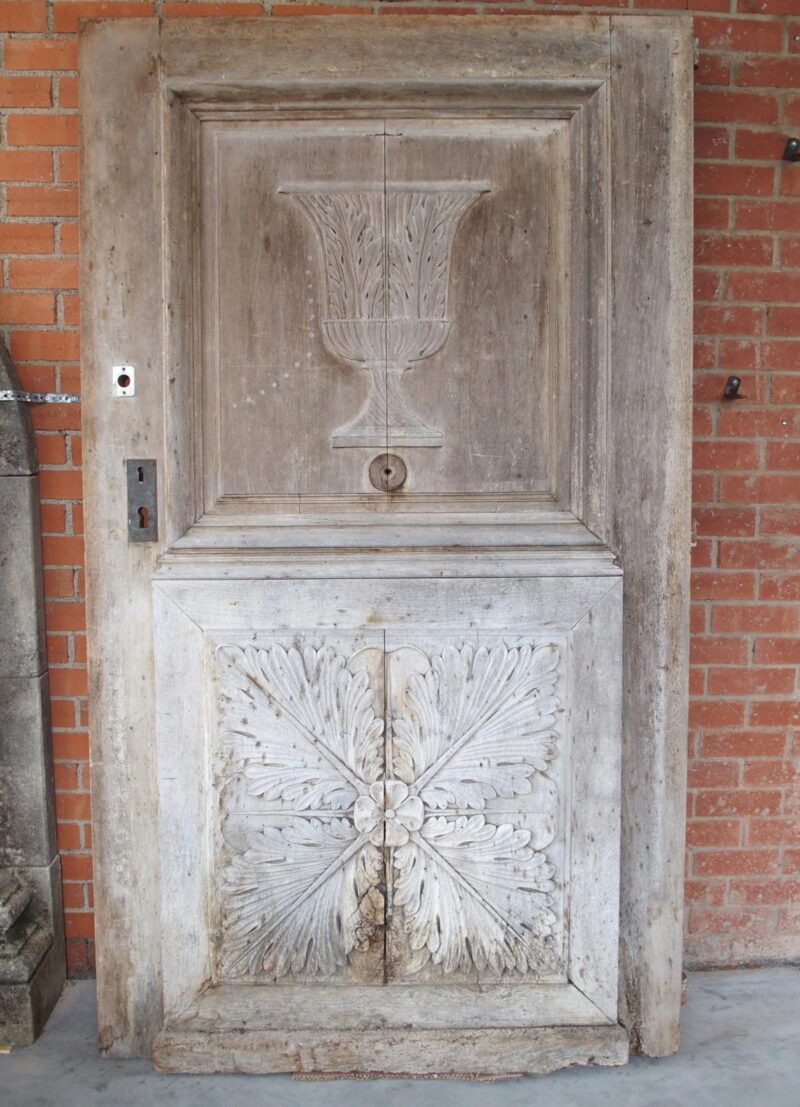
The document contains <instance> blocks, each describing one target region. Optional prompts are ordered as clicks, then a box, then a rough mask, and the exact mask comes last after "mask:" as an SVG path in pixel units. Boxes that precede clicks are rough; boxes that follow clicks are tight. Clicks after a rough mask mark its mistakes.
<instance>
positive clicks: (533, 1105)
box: [0, 967, 800, 1107]
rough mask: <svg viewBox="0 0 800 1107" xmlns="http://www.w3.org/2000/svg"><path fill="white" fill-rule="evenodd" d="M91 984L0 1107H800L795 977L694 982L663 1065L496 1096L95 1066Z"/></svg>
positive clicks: (476, 1088)
mask: <svg viewBox="0 0 800 1107" xmlns="http://www.w3.org/2000/svg"><path fill="white" fill-rule="evenodd" d="M94 1035H95V1006H94V986H93V985H92V983H91V982H81V983H78V984H71V985H69V986H68V987H67V990H66V991H65V992H64V995H63V996H62V998H61V1001H60V1002H59V1004H58V1007H57V1008H56V1010H55V1012H54V1014H53V1017H52V1018H51V1020H50V1023H49V1025H48V1027H47V1029H46V1030H45V1033H44V1034H43V1036H42V1037H41V1038H40V1040H39V1041H38V1042H37V1043H36V1044H35V1045H33V1046H30V1047H28V1048H26V1049H15V1050H14V1051H13V1052H12V1053H10V1054H7V1055H2V1056H0V1104H2V1107H38V1105H40V1104H41V1105H46V1107H96V1105H102V1107H128V1105H133V1104H136V1105H140V1104H148V1105H151V1104H162V1103H163V1104H170V1105H175V1107H182V1105H187V1107H216V1105H218V1104H219V1105H222V1107H256V1105H258V1107H362V1105H373V1104H374V1105H380V1107H395V1105H397V1107H399V1105H401V1104H402V1107H416V1105H419V1107H538V1105H539V1104H541V1105H542V1107H577V1105H580V1107H605V1105H608V1107H673V1105H675V1107H772V1105H773V1104H774V1105H776V1107H778V1105H780V1107H800V971H799V970H798V969H796V968H790V967H784V968H770V969H751V970H747V969H742V970H737V971H731V972H715V973H693V974H691V975H690V977H689V999H688V1003H687V1004H686V1006H685V1007H684V1015H683V1046H682V1049H681V1052H680V1053H679V1054H678V1055H677V1056H676V1057H670V1058H668V1059H666V1060H662V1061H650V1060H644V1059H642V1058H634V1059H633V1060H632V1061H631V1063H630V1064H629V1065H628V1066H627V1067H626V1068H622V1069H572V1070H569V1071H564V1072H559V1073H554V1074H553V1075H551V1076H540V1077H528V1078H526V1079H524V1080H514V1081H505V1082H503V1083H498V1084H475V1083H470V1082H467V1081H454V1080H442V1081H427V1080H426V1081H410V1080H382V1081H353V1080H337V1081H331V1082H325V1083H317V1082H314V1083H311V1082H307V1081H294V1080H292V1079H291V1077H288V1076H163V1075H159V1074H157V1073H154V1072H153V1071H152V1069H151V1068H150V1065H149V1063H148V1062H147V1061H109V1060H106V1059H103V1058H100V1057H98V1056H97V1054H96V1051H95V1044H94Z"/></svg>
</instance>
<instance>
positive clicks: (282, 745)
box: [154, 576, 621, 1042]
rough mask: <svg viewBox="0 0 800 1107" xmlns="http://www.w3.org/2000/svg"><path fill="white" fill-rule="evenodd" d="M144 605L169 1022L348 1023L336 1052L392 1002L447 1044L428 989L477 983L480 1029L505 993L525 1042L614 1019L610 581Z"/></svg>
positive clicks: (614, 613) (181, 596)
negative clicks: (151, 630)
mask: <svg viewBox="0 0 800 1107" xmlns="http://www.w3.org/2000/svg"><path fill="white" fill-rule="evenodd" d="M154 588H155V597H156V638H157V662H158V671H159V682H158V691H159V695H158V699H157V714H158V719H159V723H158V734H159V778H160V781H161V799H162V806H161V810H162V814H161V827H162V850H161V873H162V880H163V882H164V888H165V889H167V888H168V889H169V892H168V893H167V894H165V899H164V914H163V917H164V926H165V933H164V939H163V942H164V952H165V958H164V972H165V994H166V996H167V997H168V1012H169V1014H170V1015H171V1016H172V1017H173V1018H174V1017H175V1015H176V1014H177V1013H178V1012H179V1011H181V1009H185V1013H184V1017H188V1012H189V1011H191V1010H192V1009H193V1008H194V1006H195V1004H194V1003H193V1001H192V987H194V989H195V993H197V992H199V991H201V990H202V989H203V987H204V986H205V984H206V982H207V981H208V979H213V980H220V979H221V980H225V981H228V982H229V983H228V984H227V986H226V987H225V989H223V990H222V991H219V990H218V989H212V990H211V992H210V993H206V996H208V1001H207V1000H206V998H205V997H204V998H203V1000H202V1001H201V1008H202V1009H203V1010H205V1011H206V1016H205V1017H206V1018H208V1017H209V1013H210V1012H211V1011H213V1008H209V1007H208V1006H207V1002H212V1001H213V1000H214V999H215V998H222V999H224V1000H225V1003H226V1017H227V1018H228V1019H230V1020H231V1021H232V1022H233V1023H235V1024H236V1025H239V1024H238V1022H237V1020H238V1019H240V1018H250V1017H257V1012H258V1008H259V1007H260V1008H261V1014H262V1015H265V1016H266V1009H265V1007H264V1005H265V1004H266V1005H269V1004H271V1003H274V1004H277V1005H278V1006H276V1007H274V1008H273V1010H274V1011H276V1012H277V1011H278V1009H279V1008H280V1007H281V1005H282V1004H283V1000H281V998H280V997H281V996H291V997H292V1009H293V1014H292V1015H290V1016H287V1017H289V1018H290V1020H291V1019H294V1018H296V1017H297V1018H306V1019H308V1018H310V1017H312V1016H313V1015H314V1012H315V1011H316V1013H317V1015H319V1012H320V1011H321V1010H322V1009H323V1007H324V1006H325V1004H326V1003H330V1004H331V1005H333V1006H336V1005H337V1004H338V1005H339V1006H340V1007H341V1008H342V1009H343V1011H344V1012H349V1014H347V1013H345V1014H344V1015H343V1016H342V1017H343V1020H344V1021H343V1022H342V1033H343V1038H342V1040H343V1042H346V1041H348V1040H349V1038H348V1034H349V1028H348V1026H346V1025H345V1023H346V1022H347V1020H348V1019H352V1018H356V1017H360V1016H356V1015H355V1014H354V1008H357V1009H361V1010H367V1009H369V1010H374V1011H375V1012H378V1011H382V1012H383V1014H382V1015H381V1016H380V1022H381V1024H384V1023H386V1025H390V1024H391V1022H392V1018H393V1017H394V1018H397V1017H399V1015H397V1014H395V1015H394V1016H393V1015H392V1014H391V1012H392V1010H393V1009H394V1003H395V1001H394V1000H393V998H392V996H393V994H395V993H396V994H397V995H398V997H400V998H399V1000H398V1001H399V1002H401V1004H402V1003H405V1005H406V1006H405V1010H406V1011H407V1012H408V1013H409V1017H411V1012H412V1011H414V1010H416V1012H417V1015H416V1016H415V1017H416V1018H418V1019H422V1020H425V1019H426V1018H432V1017H436V1018H437V1025H443V1023H442V1021H441V1020H443V1018H444V1016H443V1015H442V1014H441V1012H442V1011H444V1010H445V1009H446V1008H447V1000H446V997H445V996H443V997H442V998H441V999H440V1000H439V1001H438V1010H439V1012H440V1014H439V1015H438V1016H434V1015H433V1014H430V1015H429V1013H428V1011H427V1009H426V1008H425V1006H424V1002H423V1001H424V996H425V994H428V992H425V985H426V984H427V985H429V986H432V985H433V984H434V982H435V983H436V985H437V986H439V987H444V988H445V989H449V988H451V987H452V984H453V983H458V982H461V983H462V985H463V984H465V983H471V984H475V983H478V984H480V985H481V987H479V988H473V990H472V991H471V993H470V1004H469V1009H470V1013H469V1016H468V1017H469V1019H470V1020H473V1021H472V1022H471V1025H475V1024H476V1023H475V1020H483V1021H481V1022H480V1024H481V1025H493V1023H492V1021H491V1020H492V1019H497V1017H498V1011H499V1009H500V1008H501V1007H502V1006H503V1005H502V1003H500V1001H499V1000H498V998H497V997H495V996H493V994H492V987H491V985H493V984H496V985H500V984H503V985H505V984H506V982H509V983H510V984H511V985H512V986H513V989H514V990H518V991H519V996H518V999H516V1000H514V1001H513V1002H512V1003H511V1007H510V1009H509V1010H510V1011H511V1010H515V1011H516V1012H517V1015H516V1019H517V1022H516V1023H515V1025H520V1024H521V1020H522V1016H523V1013H525V1012H528V1013H530V1016H531V1018H532V1019H534V1020H536V1021H537V1022H538V1021H539V1020H541V1019H544V1018H546V1012H547V1011H548V1010H549V1011H550V1014H551V1015H552V1016H553V1017H555V1018H559V1019H561V1020H562V1021H569V1022H575V1021H578V1022H586V1023H587V1024H589V1023H597V1022H600V1023H603V1022H609V1021H615V1016H616V1007H615V1002H614V1001H613V998H612V997H613V995H614V993H615V989H616V983H617V976H616V942H617V936H616V917H617V902H618V896H617V889H618V825H617V818H616V812H617V811H618V806H619V789H620V780H619V725H620V720H619V687H618V673H619V650H620V637H619V620H620V600H621V588H620V579H619V576H611V577H609V576H599V577H595V576H591V577H585V578H574V577H569V576H562V577H552V578H540V577H534V578H531V579H529V580H526V581H520V580H506V581H505V582H504V584H503V587H502V589H501V590H500V591H498V588H497V585H496V583H495V581H493V580H492V579H491V578H488V579H483V580H480V579H475V580H440V581H431V580H426V579H422V580H419V579H414V580H404V579H400V580H397V579H395V580H380V581H375V580H366V579H354V580H346V581H343V580H338V581H315V580H302V581H300V580H297V579H295V580H274V581H256V580H236V581H225V580H218V579H213V578H212V579H209V578H206V579H201V580H173V579H163V578H158V579H157V580H156V582H155V584H154ZM511 624H513V626H514V630H513V632H509V631H508V630H507V629H502V628H507V627H509V625H511ZM309 627H311V628H313V629H311V630H308V629H306V628H309ZM358 628H368V629H365V630H362V631H359V630H358ZM384 666H385V667H386V672H385V675H384ZM204 704H207V707H204ZM348 705H349V706H348ZM209 774H210V775H209ZM384 781H386V783H384ZM376 786H380V793H379V794H378V793H376V791H375V788H376ZM390 808H391V809H392V812H391V815H390V814H389V809H390ZM395 808H396V810H395ZM390 820H391V822H390ZM376 834H377V838H376V837H375V835H376ZM387 847H389V849H388V853H387ZM351 869H352V872H351ZM265 879H266V883H265V882H264V881H265ZM415 882H416V883H415ZM284 886H285V887H287V888H288V889H290V891H289V892H288V895H287V894H285V893H284V892H283V891H282V888H283V887H284ZM351 886H355V887H357V888H358V889H359V892H358V895H357V897H356V900H355V901H354V902H353V903H352V904H350V906H348V907H346V909H345V910H343V911H342V917H341V919H339V916H338V914H337V912H339V911H340V910H342V907H343V905H345V904H346V903H348V902H349V901H348V899H347V894H348V893H347V889H348V888H350V887H351ZM423 888H425V889H426V890H425V891H424V894H423ZM384 897H386V900H385V918H384ZM337 920H338V921H337ZM384 928H385V930H386V939H385V942H386V956H387V957H388V960H387V961H386V962H385V963H384V937H383V934H384ZM373 934H374V935H375V936H376V937H380V943H379V947H378V948H379V953H380V957H379V958H378V959H376V957H375V952H376V951H375V949H374V948H373V944H372V940H371V935H373ZM464 936H466V937H464ZM213 949H216V951H217V952H216V954H214V953H213V952H212V950H213ZM214 963H215V964H216V967H214ZM572 979H574V980H575V981H576V983H577V985H578V987H577V988H574V987H573V986H572V985H571V984H568V983H567V982H568V981H569V980H572ZM384 980H387V981H389V986H388V987H387V988H383V987H380V985H381V983H382V982H383V981H384ZM535 980H539V981H542V982H543V986H544V988H545V993H544V996H542V997H539V996H537V994H536V992H535V990H532V989H531V988H530V986H529V984H530V982H531V981H535ZM237 981H238V982H239V987H238V989H237V988H236V987H234V983H235V982H237ZM265 981H278V982H279V983H278V985H277V990H276V991H275V994H274V998H270V991H269V989H268V988H267V989H265V988H259V989H257V990H256V991H253V985H254V983H255V982H265ZM286 981H289V982H292V981H295V982H300V981H302V982H305V984H306V989H307V992H306V994H307V999H305V1000H302V1001H301V1002H298V998H297V997H298V996H299V995H300V994H301V993H300V992H299V991H298V989H297V988H294V990H290V991H288V992H287V991H286V990H285V989H286V986H287V985H286V983H285V982H286ZM359 982H362V983H371V984H373V985H376V984H377V985H378V993H377V994H376V995H375V996H374V997H373V998H372V999H371V1000H370V1001H369V1002H367V1003H366V1006H365V1001H363V999H362V1000H359V999H358V996H359V995H361V994H362V993H359V992H357V993H354V994H353V995H352V996H351V987H352V986H353V985H355V984H357V983H359ZM558 982H561V983H560V988H561V989H562V990H561V991H559V990H558V987H559V985H558ZM326 983H331V984H333V985H334V989H333V993H331V990H330V988H328V989H327V990H326V989H325V987H324V985H325V984H326ZM419 986H422V987H423V994H419V993H417V991H416V989H417V988H418V987H419ZM320 987H322V990H320ZM398 988H399V991H397V989H398ZM554 988H555V990H554ZM336 992H338V997H337V996H336V995H335V993H336ZM458 994H459V993H454V996H455V997H456V998H457V996H458ZM503 994H507V993H506V991H505V989H504V993H503ZM326 995H327V997H328V998H327V999H326ZM548 996H549V997H550V998H551V999H552V1000H553V1002H549V1001H548V999H547V997H548ZM402 997H405V999H403V998H402ZM415 997H416V998H415ZM237 1004H240V1006H239V1007H237ZM248 1005H250V1007H249V1009H250V1012H251V1014H250V1015H248V1014H247V1011H248ZM460 1006H462V1005H461V1004H460V1002H459V1003H453V1004H451V1005H450V1008H449V1009H450V1012H451V1019H452V1025H454V1026H457V1025H460V1023H461V1021H462V1020H463V1019H464V1018H465V1017H466V1016H465V1015H464V1014H463V1013H459V1007H460ZM400 1010H403V1008H402V1006H401V1008H400ZM304 1012H305V1014H303V1013H304ZM210 1017H213V1015H211V1016H210ZM509 1017H511V1016H510V1014H509ZM387 1020H388V1022H387ZM325 1025H330V1020H329V1018H328V1016H326V1018H325ZM195 1029H196V1030H197V1029H199V1024H198V1025H197V1026H195Z"/></svg>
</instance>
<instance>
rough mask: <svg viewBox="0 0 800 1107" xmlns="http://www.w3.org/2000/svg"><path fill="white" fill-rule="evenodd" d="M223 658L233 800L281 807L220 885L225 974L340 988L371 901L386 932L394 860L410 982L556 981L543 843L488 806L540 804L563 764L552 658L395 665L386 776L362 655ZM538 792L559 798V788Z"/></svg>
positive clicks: (259, 823) (411, 660)
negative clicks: (471, 974)
mask: <svg viewBox="0 0 800 1107" xmlns="http://www.w3.org/2000/svg"><path fill="white" fill-rule="evenodd" d="M216 656H217V663H218V667H219V672H220V679H221V700H222V715H223V719H222V723H223V728H222V729H223V742H224V744H225V748H226V750H227V752H228V759H227V762H226V765H227V770H226V771H227V777H226V781H225V782H224V783H223V789H225V788H226V787H228V786H230V785H232V784H233V783H237V782H238V783H239V784H241V786H242V787H243V789H244V791H245V793H246V794H247V795H250V796H255V797H259V798H260V799H261V800H262V801H269V802H268V803H267V804H265V806H264V807H263V809H259V810H258V811H256V812H249V816H250V821H249V824H248V830H247V833H246V841H245V844H244V847H243V848H241V849H239V850H238V852H237V851H236V850H235V849H232V852H233V854H234V856H233V859H232V861H231V862H230V863H229V864H228V865H227V867H226V868H225V871H224V874H223V880H222V885H221V892H222V899H223V927H224V939H223V944H222V958H221V960H222V971H223V973H224V974H225V975H228V976H241V975H251V976H252V975H259V974H261V973H264V972H266V973H269V974H271V975H273V976H275V977H278V976H281V975H284V974H286V973H289V972H292V973H294V974H295V976H297V977H300V978H302V977H315V976H331V975H334V974H336V972H337V971H338V970H341V969H342V967H343V966H345V965H346V964H347V962H348V958H349V957H350V955H351V953H352V951H353V950H354V949H356V948H364V942H365V939H364V938H363V935H364V934H365V932H366V931H368V930H369V929H370V927H369V926H365V904H366V905H367V906H368V910H369V913H370V914H371V916H372V917H371V919H369V920H367V921H368V922H369V923H370V925H371V926H372V929H373V932H374V916H375V914H376V911H378V910H380V911H382V891H381V886H382V880H381V877H382V868H383V864H384V855H385V851H387V850H388V851H391V852H390V853H389V854H388V855H387V856H388V858H389V860H388V862H386V863H388V864H389V865H390V866H391V883H392V885H393V908H395V909H399V910H400V911H401V912H402V927H403V931H404V933H405V935H406V939H407V945H408V947H409V949H410V951H411V954H410V957H409V959H408V963H407V964H405V965H403V971H404V972H415V971H418V970H419V969H420V968H422V967H423V966H424V965H425V964H426V963H427V962H428V961H432V962H433V963H434V964H435V965H437V966H439V967H440V968H441V970H442V971H443V972H445V973H452V972H456V971H474V970H477V971H478V972H485V971H489V972H492V973H503V972H509V971H516V972H520V973H530V972H534V973H535V972H544V971H549V970H551V969H552V967H553V964H554V950H553V943H552V929H553V924H554V922H555V914H554V912H553V910H552V903H551V893H552V891H553V890H554V887H555V884H554V879H553V877H554V873H553V867H552V865H551V864H550V863H549V862H548V860H547V858H546V857H545V855H544V853H543V852H542V846H543V842H542V840H541V836H540V840H539V841H537V843H536V848H534V847H533V845H532V844H531V832H530V830H528V829H523V828H520V827H519V826H515V825H514V823H513V815H511V816H510V817H511V818H512V822H501V821H498V819H497V816H496V815H493V814H491V810H492V809H491V806H489V807H488V808H487V803H488V801H491V800H493V799H496V798H500V799H504V800H509V799H513V798H514V797H516V796H523V795H525V794H528V793H530V792H531V790H532V787H533V782H534V778H535V777H536V776H537V775H539V776H542V775H543V774H545V773H546V770H547V768H548V764H549V762H550V761H551V760H552V758H553V757H554V755H555V733H556V717H557V714H558V713H559V711H560V703H559V698H558V695H557V690H556V689H557V683H558V679H559V666H560V657H559V651H558V648H557V647H556V646H555V645H552V644H548V645H541V646H535V647H534V646H531V645H528V644H526V645H522V646H516V647H507V646H505V645H504V644H498V645H495V646H492V647H481V648H478V649H475V648H474V647H472V646H468V645H464V646H461V647H460V648H457V647H455V646H447V647H445V648H444V649H443V650H442V651H441V652H439V653H437V654H435V655H433V656H428V655H426V654H423V653H422V652H421V651H419V650H418V649H416V648H411V647H401V648H399V649H397V650H395V651H393V652H392V654H390V656H389V674H390V691H389V699H390V705H391V717H392V724H391V730H390V733H389V735H388V736H387V737H388V746H389V748H390V750H391V755H390V760H389V765H388V771H389V775H388V778H387V775H386V772H385V769H384V732H383V723H382V721H381V719H380V718H379V717H378V716H377V714H376V712H375V702H376V694H375V689H374V688H373V687H372V684H371V678H370V675H369V669H368V667H367V663H366V661H365V658H364V653H363V651H362V653H361V654H356V655H354V657H352V658H350V659H349V660H347V659H346V658H344V657H342V656H341V655H340V654H338V653H337V652H336V651H335V650H334V649H333V648H332V647H331V646H323V647H322V648H320V649H315V648H312V647H306V648H305V649H303V650H299V649H297V648H290V649H286V648H284V647H283V646H280V645H272V646H270V647H269V648H267V649H258V648H256V647H252V646H249V647H245V648H241V647H239V646H224V647H220V648H219V649H218V650H217V655H216ZM394 671H396V672H398V673H400V674H401V681H400V685H399V686H398V687H392V686H391V674H392V672H394ZM372 683H374V681H373V682H372ZM542 794H543V795H546V796H548V797H550V800H548V801H547V802H550V801H551V800H552V802H554V801H555V790H554V789H553V788H552V787H551V788H550V789H549V790H547V789H545V790H544V791H543V792H542ZM507 806H508V805H506V807H507ZM550 837H552V835H551V836H550ZM548 840H549V839H548ZM544 844H545V845H546V841H545V842H544ZM379 901H380V902H379Z"/></svg>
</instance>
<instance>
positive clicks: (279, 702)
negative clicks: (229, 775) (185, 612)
mask: <svg viewBox="0 0 800 1107" xmlns="http://www.w3.org/2000/svg"><path fill="white" fill-rule="evenodd" d="M217 654H218V658H219V664H220V669H221V677H222V687H221V691H222V703H223V720H222V721H223V741H224V742H225V743H226V744H227V745H228V747H229V748H230V749H231V751H232V755H233V757H234V759H235V761H236V762H237V763H238V764H239V765H240V767H241V771H242V772H243V775H244V777H245V778H246V780H247V782H248V791H249V792H250V793H251V794H252V795H258V796H263V797H264V798H266V799H278V798H281V799H284V800H286V801H287V802H288V803H290V804H292V805H294V806H295V807H296V808H297V809H298V810H302V809H304V808H314V807H319V806H327V807H330V808H331V809H332V810H337V811H340V810H346V809H347V808H348V807H350V806H352V804H353V802H354V801H355V798H356V796H357V795H358V794H359V791H360V787H359V786H360V785H363V784H364V782H366V783H371V782H372V781H373V780H377V779H378V778H379V777H380V776H381V775H382V773H383V721H382V720H381V719H380V718H379V717H378V716H377V715H376V714H375V710H374V705H373V702H374V692H373V690H372V689H371V688H370V687H369V677H368V675H367V672H366V670H365V669H360V670H358V671H356V672H355V673H353V672H351V671H350V670H349V669H348V668H347V667H346V664H345V660H344V658H342V657H340V656H339V655H338V654H336V653H335V651H334V650H333V649H331V648H330V647H322V648H321V649H319V650H315V649H313V648H311V647H308V646H307V647H305V649H303V651H302V652H301V651H300V650H298V649H296V648H294V647H292V648H290V649H288V650H287V649H284V647H282V646H278V645H275V646H272V647H270V649H269V650H263V649H256V648H255V647H253V646H246V647H244V648H242V647H239V646H224V647H220V649H219V650H218V651H217Z"/></svg>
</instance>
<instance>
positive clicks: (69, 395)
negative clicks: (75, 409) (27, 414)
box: [0, 388, 81, 404]
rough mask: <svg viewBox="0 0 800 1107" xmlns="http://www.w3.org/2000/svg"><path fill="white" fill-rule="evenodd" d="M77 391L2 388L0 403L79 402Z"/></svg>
mask: <svg viewBox="0 0 800 1107" xmlns="http://www.w3.org/2000/svg"><path fill="white" fill-rule="evenodd" d="M80 402H81V398H80V396H79V395H78V393H77V392H24V391H23V390H22V389H21V388H4V389H2V390H0V403H18V404H79V403H80Z"/></svg>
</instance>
